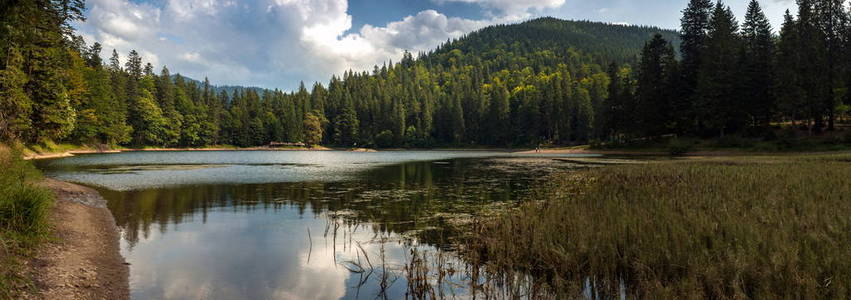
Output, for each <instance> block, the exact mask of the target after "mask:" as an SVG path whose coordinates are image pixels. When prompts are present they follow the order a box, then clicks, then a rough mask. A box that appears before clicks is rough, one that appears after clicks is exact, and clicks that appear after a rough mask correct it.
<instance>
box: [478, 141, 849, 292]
mask: <svg viewBox="0 0 851 300" xmlns="http://www.w3.org/2000/svg"><path fill="white" fill-rule="evenodd" d="M535 199H536V201H530V202H528V203H526V204H524V205H522V206H521V207H520V208H519V209H517V210H515V211H512V212H510V213H507V214H506V215H504V216H502V217H498V218H496V219H494V220H489V221H485V222H482V223H481V224H480V225H477V226H476V228H475V231H474V234H473V235H472V237H471V238H470V241H469V242H468V243H467V245H466V248H465V249H464V250H463V251H462V254H463V255H464V256H466V257H467V258H468V259H469V260H470V261H471V262H473V263H474V264H480V265H482V266H483V267H484V268H485V269H487V270H488V271H489V272H491V273H500V272H503V273H505V274H510V273H512V272H519V273H523V274H531V275H532V276H534V277H535V278H538V279H539V280H540V281H542V282H544V283H545V284H546V285H547V286H548V289H549V290H550V291H551V292H552V293H553V294H555V295H567V296H570V297H575V296H577V295H582V294H585V295H586V296H587V295H589V293H590V294H591V297H598V296H600V297H603V298H606V297H609V296H613V297H619V296H622V295H624V294H627V295H635V296H639V297H646V298H659V297H662V298H717V299H735V298H768V299H774V298H816V299H848V298H851V155H848V154H834V155H815V156H813V155H809V156H807V155H799V156H761V157H738V158H708V159H690V160H684V161H670V162H658V163H653V164H642V165H623V166H612V167H606V168H599V169H592V170H587V171H583V172H578V173H564V174H559V175H555V176H552V180H551V182H550V183H549V184H548V185H547V186H546V187H544V188H542V189H541V190H540V192H539V193H538V195H536V197H535Z"/></svg>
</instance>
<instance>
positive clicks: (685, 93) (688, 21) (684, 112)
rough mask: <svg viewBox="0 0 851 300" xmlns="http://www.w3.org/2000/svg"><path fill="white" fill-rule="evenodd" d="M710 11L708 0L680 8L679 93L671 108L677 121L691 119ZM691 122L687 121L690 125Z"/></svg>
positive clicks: (700, 0) (710, 4) (693, 2)
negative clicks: (681, 10)
mask: <svg viewBox="0 0 851 300" xmlns="http://www.w3.org/2000/svg"><path fill="white" fill-rule="evenodd" d="M711 14H712V1H711V0H690V1H689V3H688V6H687V7H686V9H685V10H684V11H683V17H682V19H680V22H681V29H680V40H681V44H680V55H681V56H682V63H681V68H680V69H681V74H682V81H681V82H680V85H679V86H678V89H679V96H678V97H676V98H675V99H674V100H675V101H677V102H678V103H673V104H672V106H671V107H670V108H671V109H674V110H675V111H674V112H673V114H672V116H671V117H673V118H676V119H678V121H680V122H679V123H686V122H685V121H684V120H687V119H693V118H694V113H696V112H695V111H694V109H693V108H692V105H693V104H692V103H693V102H694V101H695V98H694V97H695V94H696V93H697V81H698V76H699V73H700V71H701V63H702V62H703V61H704V59H703V58H702V54H703V52H704V50H705V49H706V40H707V37H708V32H709V19H710V16H711ZM689 125H690V124H689ZM691 129H692V128H681V129H680V130H691Z"/></svg>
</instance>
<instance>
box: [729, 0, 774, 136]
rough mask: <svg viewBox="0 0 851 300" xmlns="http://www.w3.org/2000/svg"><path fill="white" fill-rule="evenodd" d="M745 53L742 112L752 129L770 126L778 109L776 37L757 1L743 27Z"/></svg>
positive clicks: (753, 2) (754, 1)
mask: <svg viewBox="0 0 851 300" xmlns="http://www.w3.org/2000/svg"><path fill="white" fill-rule="evenodd" d="M741 35H742V39H743V40H744V46H745V47H744V53H743V55H742V59H741V61H742V64H741V68H742V82H741V84H742V89H740V90H739V91H738V92H739V93H743V94H744V95H743V97H742V99H743V103H742V108H744V109H745V110H746V111H747V113H748V114H749V117H750V119H751V120H750V121H751V122H750V123H751V124H750V125H754V126H763V127H765V126H768V124H769V122H770V121H771V118H772V116H773V112H774V109H775V100H774V99H775V98H774V95H773V93H772V91H773V88H774V63H773V60H774V54H775V53H774V52H775V46H774V37H773V36H772V30H771V24H770V23H769V21H768V18H766V17H765V14H764V13H763V11H762V7H760V5H759V2H757V0H751V2H750V3H749V4H748V11H747V14H746V15H745V22H744V23H743V24H742V33H741Z"/></svg>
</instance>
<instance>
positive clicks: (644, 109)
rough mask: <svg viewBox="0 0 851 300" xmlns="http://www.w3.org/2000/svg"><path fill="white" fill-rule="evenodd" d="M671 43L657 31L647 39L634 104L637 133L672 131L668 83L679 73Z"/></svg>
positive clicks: (648, 134)
mask: <svg viewBox="0 0 851 300" xmlns="http://www.w3.org/2000/svg"><path fill="white" fill-rule="evenodd" d="M675 68H676V58H675V57H674V49H673V47H672V46H671V44H670V43H669V42H668V41H666V40H665V39H664V38H662V35H660V34H656V35H655V36H653V39H652V40H650V41H649V42H647V44H646V45H645V46H644V50H643V51H642V55H641V63H640V64H639V69H638V86H637V89H636V99H635V101H636V103H635V104H634V105H633V107H634V108H635V111H636V114H635V116H636V117H637V118H636V120H635V122H636V123H637V124H636V125H637V126H635V129H634V130H635V131H636V134H639V135H644V136H655V135H660V134H665V133H668V132H669V131H670V130H671V126H669V124H670V122H671V120H672V119H671V109H670V107H671V105H672V104H671V103H672V100H671V98H672V93H671V90H670V89H671V88H672V87H671V86H670V83H671V82H672V81H673V78H674V77H675V76H677V75H678V74H676V73H673V72H672V70H675Z"/></svg>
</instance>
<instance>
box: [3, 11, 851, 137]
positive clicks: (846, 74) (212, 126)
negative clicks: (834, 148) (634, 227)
mask: <svg viewBox="0 0 851 300" xmlns="http://www.w3.org/2000/svg"><path fill="white" fill-rule="evenodd" d="M14 2H15V3H14V4H4V5H3V6H2V10H3V12H2V17H0V18H2V19H0V25H2V27H0V28H1V29H0V30H2V46H0V48H2V49H0V61H2V70H0V95H2V103H1V104H0V108H2V110H0V114H2V115H0V117H2V120H1V121H0V134H2V137H3V139H5V140H21V141H23V142H25V143H42V142H45V141H49V140H53V141H67V142H72V143H85V144H106V145H126V146H168V147H189V146H191V147H197V146H205V145H214V144H231V145H237V146H255V145H265V144H268V143H270V142H305V143H307V144H320V143H321V144H328V145H337V146H376V147H400V146H403V147H431V146H450V145H452V146H468V145H489V146H524V145H536V144H574V143H585V142H588V141H591V140H598V141H614V142H623V141H629V140H632V139H635V138H643V137H652V136H660V135H665V134H671V133H676V134H690V135H700V136H718V135H725V134H731V133H736V134H739V133H742V134H757V135H758V134H761V132H764V131H765V129H767V128H768V127H769V126H770V125H771V124H772V123H776V122H793V123H796V124H800V125H807V126H808V128H810V129H811V130H812V131H819V130H823V129H832V128H833V126H834V123H835V121H836V120H837V119H838V118H840V117H841V116H843V115H844V114H846V113H847V108H848V106H847V105H846V104H847V103H848V98H849V95H848V94H849V93H847V86H848V85H849V82H851V71H849V69H851V68H849V67H848V61H851V58H849V53H851V51H847V49H849V48H848V47H849V46H848V44H849V35H851V34H849V29H848V28H849V27H848V22H847V21H848V12H846V11H845V8H844V7H843V1H842V0H802V1H801V11H800V12H799V13H798V17H797V18H795V17H793V16H791V14H790V15H788V16H787V22H786V24H785V25H784V28H782V30H781V31H780V35H779V37H778V36H777V35H775V34H774V33H773V30H772V29H771V28H770V25H769V24H768V21H767V19H766V18H765V16H764V15H763V14H762V11H761V9H760V8H759V5H758V3H757V2H756V1H754V2H752V4H751V8H750V9H749V11H748V14H747V16H746V17H745V21H744V23H743V24H742V25H741V26H740V25H739V24H738V22H737V20H736V19H735V17H734V16H733V14H732V12H731V11H730V10H729V8H727V7H726V6H723V5H722V4H720V3H719V4H718V5H713V4H712V2H710V1H709V0H693V1H691V3H690V4H689V6H688V8H686V10H685V15H684V17H683V19H682V22H683V29H682V30H681V32H674V31H666V30H661V29H658V28H652V27H638V26H622V25H611V24H602V23H594V22H587V21H564V20H558V19H554V18H541V19H536V20H531V21H527V22H524V23H520V24H512V25H499V26H492V27H488V28H484V29H482V30H479V31H477V32H474V33H471V34H468V35H467V36H465V37H462V38H460V39H458V40H454V41H449V42H447V43H445V44H443V45H441V46H439V47H438V48H436V49H435V50H434V51H431V52H429V53H423V54H420V55H418V57H417V58H414V57H413V55H412V54H410V53H405V56H404V58H403V59H402V60H401V61H399V62H396V63H392V62H391V63H389V64H386V65H384V66H376V67H375V68H374V69H373V70H371V71H369V72H355V71H349V72H346V73H344V74H342V75H341V76H334V77H332V78H331V80H330V82H329V83H328V84H327V85H325V84H321V83H316V84H314V85H312V86H304V85H302V87H301V88H299V89H298V90H297V91H293V92H284V91H278V90H274V91H272V90H262V89H256V88H251V89H239V88H233V87H230V88H216V87H214V86H212V85H211V84H210V83H209V82H208V81H206V80H205V81H204V82H196V81H194V80H186V79H185V78H184V77H181V76H174V75H172V73H171V72H170V71H169V70H168V69H167V68H166V67H161V68H159V67H158V69H157V71H155V69H154V68H155V67H154V66H152V65H150V64H145V63H144V62H143V57H141V56H140V55H139V54H138V53H136V52H135V51H132V52H130V53H129V54H128V55H127V57H128V59H127V60H126V61H125V62H123V63H122V62H121V61H119V56H118V53H116V52H115V51H114V50H113V51H112V56H111V57H112V58H111V59H109V60H107V61H102V60H101V52H102V51H103V49H101V46H100V44H98V43H96V42H95V43H93V44H92V45H90V46H89V45H86V44H85V43H84V42H83V40H82V38H80V37H79V36H76V35H75V34H74V32H73V30H72V28H71V27H70V26H69V25H68V24H69V22H71V21H74V20H79V19H81V18H82V11H83V9H84V4H83V1H82V0H75V1H67V0H66V1H60V0H54V1H33V0H29V1H14ZM657 33H658V35H655V36H654V34H657ZM680 40H682V43H681V44H680ZM675 48H679V50H680V51H675ZM678 53H679V54H678Z"/></svg>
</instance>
